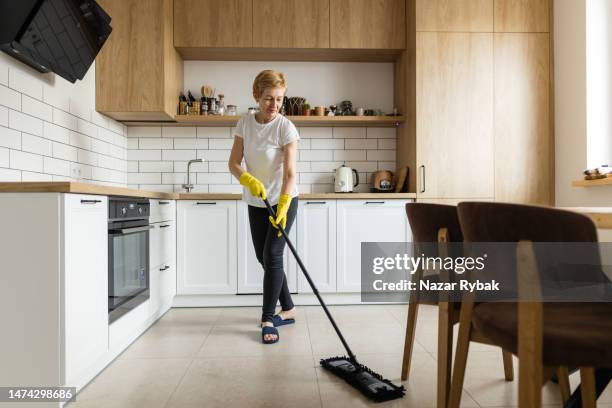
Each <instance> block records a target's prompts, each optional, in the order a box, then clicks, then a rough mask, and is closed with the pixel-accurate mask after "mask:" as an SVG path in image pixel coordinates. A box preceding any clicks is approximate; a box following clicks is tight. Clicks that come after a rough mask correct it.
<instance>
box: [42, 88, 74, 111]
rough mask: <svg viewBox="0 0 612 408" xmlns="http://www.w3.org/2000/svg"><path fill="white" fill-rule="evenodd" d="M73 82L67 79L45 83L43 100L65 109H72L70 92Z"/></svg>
mask: <svg viewBox="0 0 612 408" xmlns="http://www.w3.org/2000/svg"><path fill="white" fill-rule="evenodd" d="M71 91H72V84H71V83H70V82H67V81H55V83H53V84H47V83H45V84H43V102H45V103H47V104H49V105H51V106H54V107H56V108H58V109H61V110H63V111H66V112H68V111H70V92H71Z"/></svg>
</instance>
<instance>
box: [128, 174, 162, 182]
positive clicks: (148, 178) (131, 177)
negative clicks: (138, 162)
mask: <svg viewBox="0 0 612 408" xmlns="http://www.w3.org/2000/svg"><path fill="white" fill-rule="evenodd" d="M127 182H128V183H129V184H162V182H161V174H160V173H128V175H127Z"/></svg>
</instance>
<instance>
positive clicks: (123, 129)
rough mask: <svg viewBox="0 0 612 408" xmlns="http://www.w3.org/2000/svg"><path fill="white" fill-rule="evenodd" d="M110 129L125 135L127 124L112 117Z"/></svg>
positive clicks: (109, 123) (109, 124)
mask: <svg viewBox="0 0 612 408" xmlns="http://www.w3.org/2000/svg"><path fill="white" fill-rule="evenodd" d="M108 129H109V130H110V131H112V132H115V133H117V134H118V135H121V136H125V135H126V133H127V132H126V129H127V127H126V126H125V125H123V124H122V123H119V122H117V121H114V120H112V119H110V120H109V121H108Z"/></svg>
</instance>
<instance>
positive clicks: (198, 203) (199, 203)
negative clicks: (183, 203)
mask: <svg viewBox="0 0 612 408" xmlns="http://www.w3.org/2000/svg"><path fill="white" fill-rule="evenodd" d="M196 204H197V205H215V204H217V203H201V202H199V201H198V202H197V203H196Z"/></svg>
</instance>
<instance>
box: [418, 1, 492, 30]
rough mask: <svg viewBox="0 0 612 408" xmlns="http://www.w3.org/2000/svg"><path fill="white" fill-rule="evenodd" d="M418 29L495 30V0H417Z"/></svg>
mask: <svg viewBox="0 0 612 408" xmlns="http://www.w3.org/2000/svg"><path fill="white" fill-rule="evenodd" d="M416 30H417V31H466V32H489V33H490V32H493V0H416Z"/></svg>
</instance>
